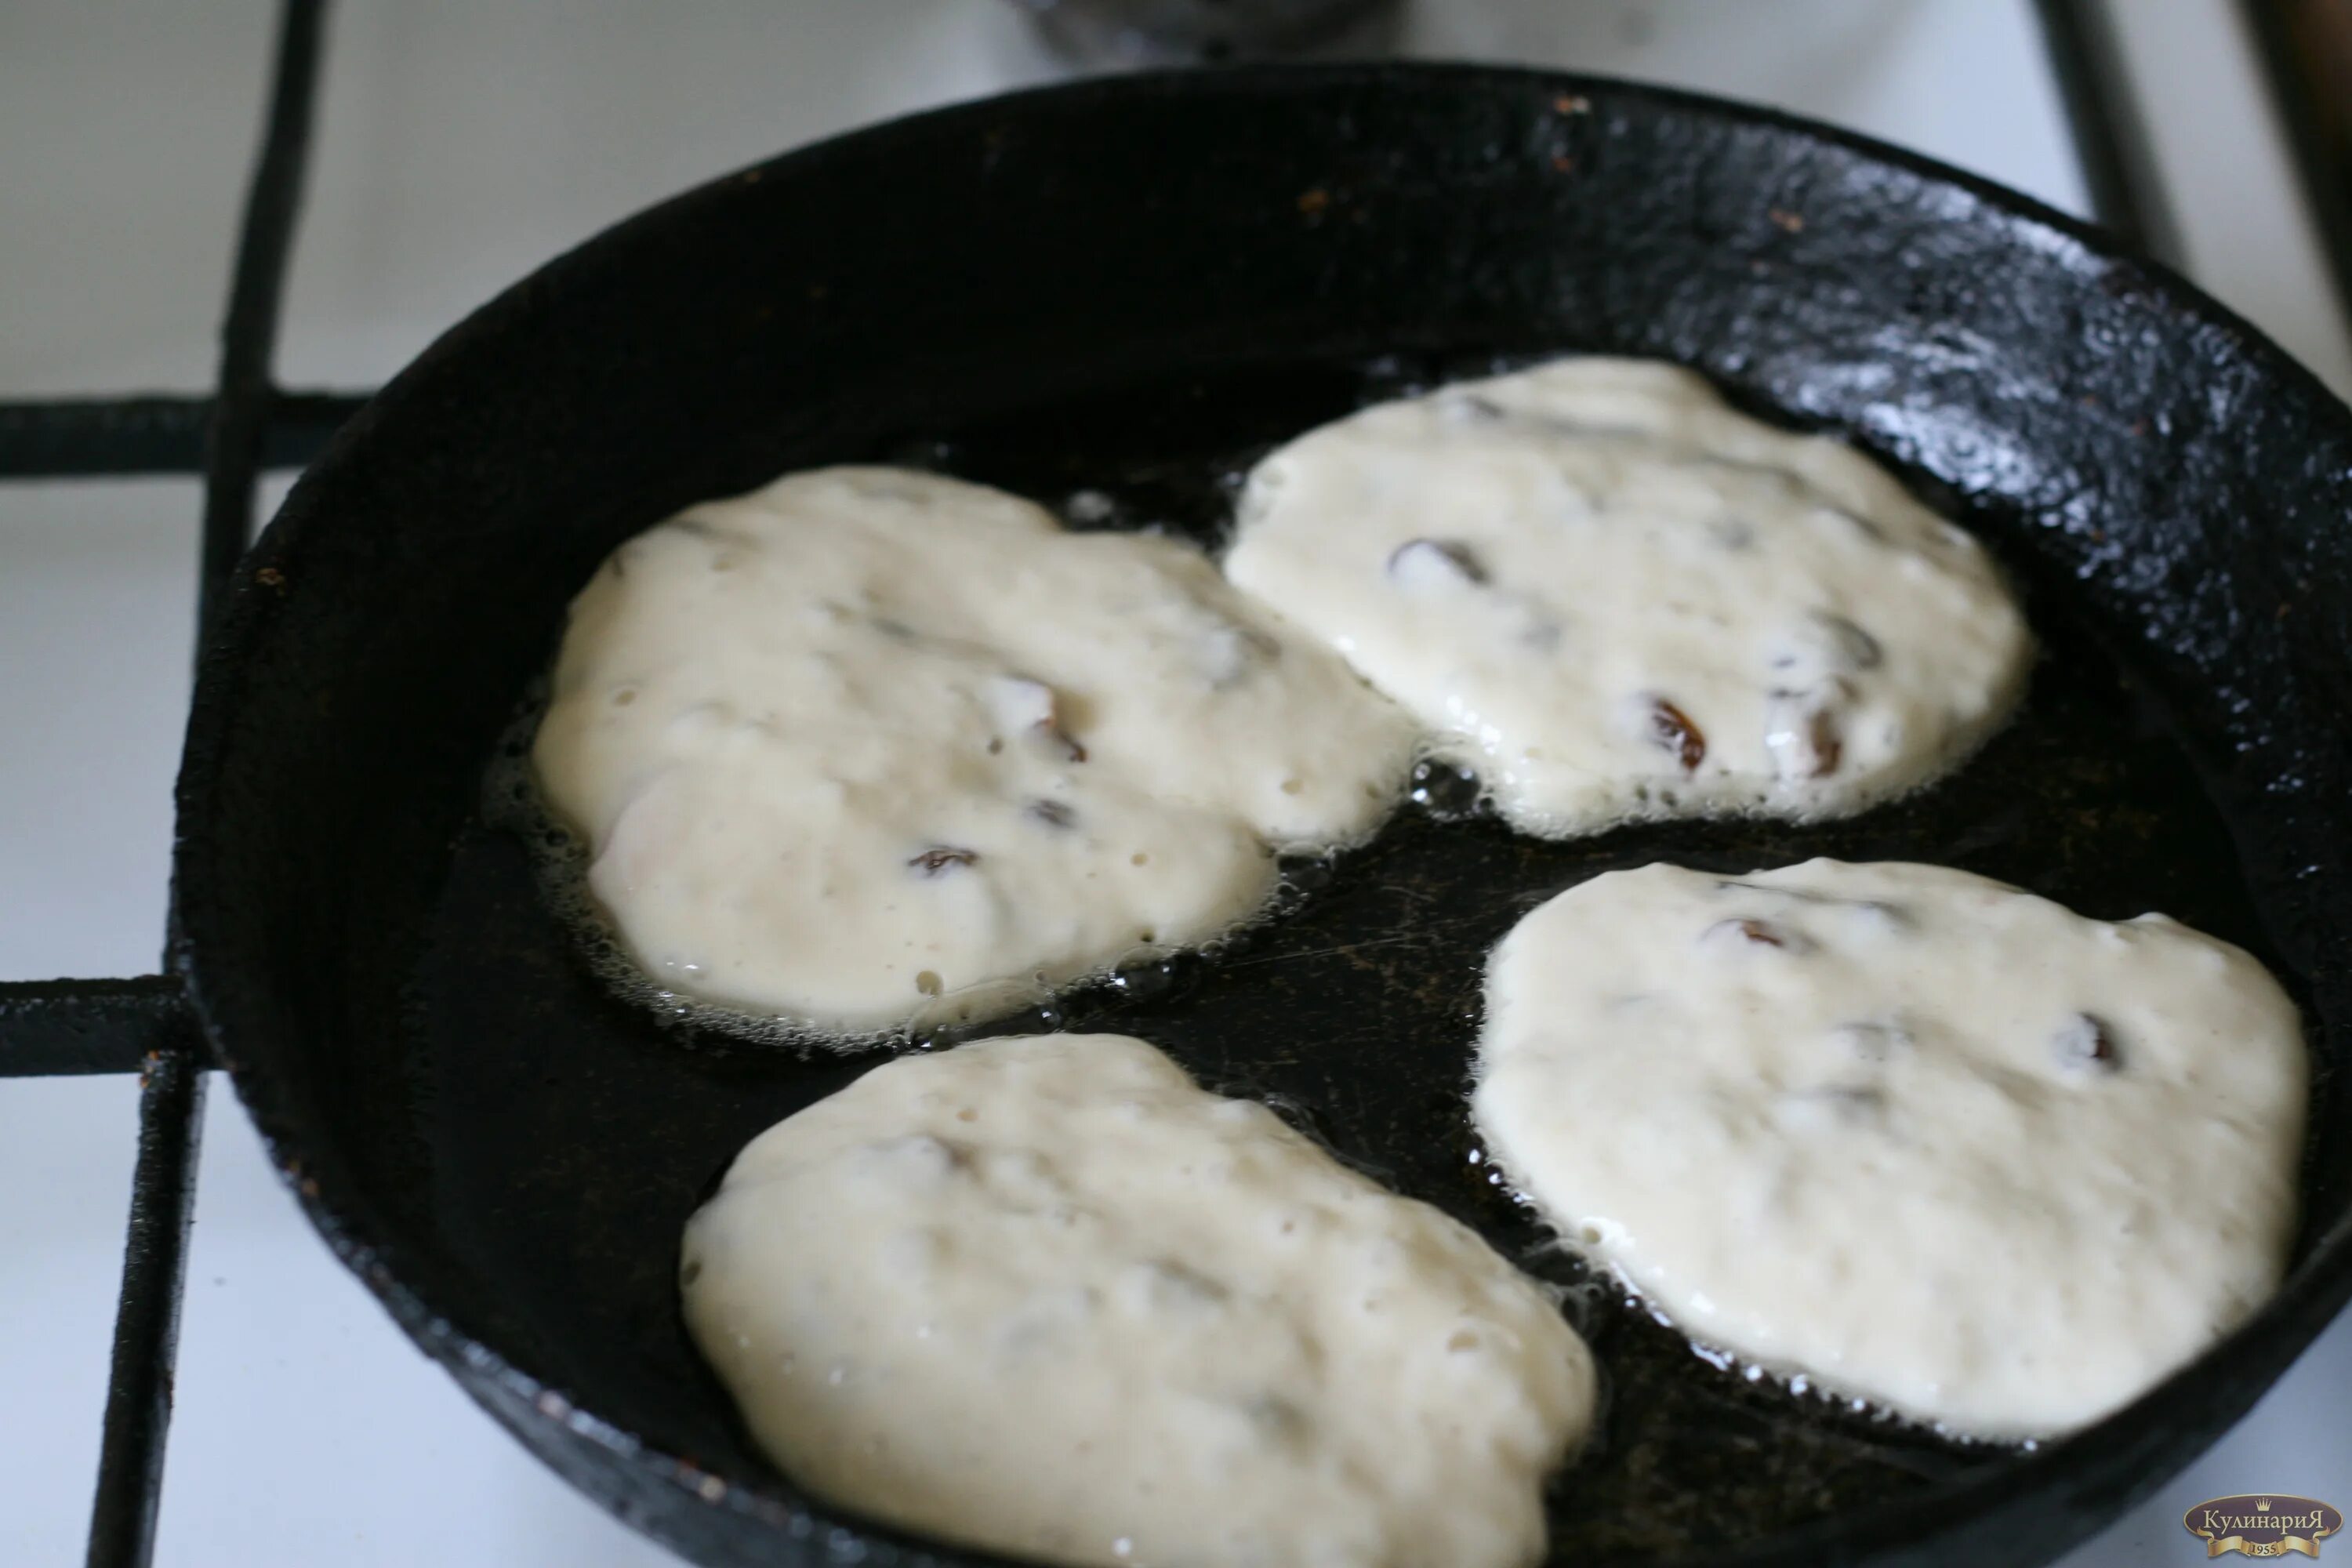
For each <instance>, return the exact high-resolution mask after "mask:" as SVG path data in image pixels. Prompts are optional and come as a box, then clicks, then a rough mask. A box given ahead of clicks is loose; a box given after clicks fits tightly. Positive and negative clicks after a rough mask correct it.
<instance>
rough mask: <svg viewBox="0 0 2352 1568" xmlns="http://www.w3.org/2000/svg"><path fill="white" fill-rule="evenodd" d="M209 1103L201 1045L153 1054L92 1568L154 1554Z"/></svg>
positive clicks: (113, 1567) (143, 1098)
mask: <svg viewBox="0 0 2352 1568" xmlns="http://www.w3.org/2000/svg"><path fill="white" fill-rule="evenodd" d="M204 1111H205V1071H204V1068H203V1067H202V1066H201V1065H200V1064H199V1063H198V1062H197V1060H196V1058H195V1056H194V1053H193V1052H191V1051H188V1050H185V1049H173V1050H161V1051H157V1052H155V1053H153V1054H152V1055H151V1056H150V1057H149V1058H147V1070H146V1073H145V1075H144V1076H143V1077H142V1079H141V1080H140V1093H139V1163H138V1165H137V1166H136V1168H135V1169H134V1170H133V1172H132V1174H131V1229H130V1234H129V1235H128V1236H127V1237H125V1238H124V1240H123V1248H122V1303H121V1306H120V1307H119V1308H118V1309H117V1310H116V1311H115V1314H114V1368H113V1373H112V1374H111V1375H110V1377H109V1378H108V1380H107V1385H106V1436H105V1437H104V1438H103V1440H102V1441H101V1442H100V1446H99V1458H98V1496H97V1499H96V1500H95V1502H94V1503H93V1504H92V1506H91V1510H90V1525H89V1568H146V1565H147V1563H148V1560H149V1559H150V1558H152V1556H153V1555H154V1552H155V1518H156V1509H157V1505H158V1504H159V1503H160V1502H161V1501H162V1500H163V1439H164V1436H165V1434H166V1432H167V1431H168V1429H169V1428H170V1426H171V1424H172V1382H173V1372H172V1361H173V1354H174V1353H175V1352H176V1351H177V1350H178V1347H179V1340H180V1286H181V1283H182V1280H183V1279H184V1275H185V1273H186V1264H187V1253H188V1226H189V1225H190V1224H191V1222H193V1221H194V1218H195V1210H196V1156H197V1154H198V1152H199V1150H200V1145H201V1143H202V1142H203V1140H202V1135H201V1134H202V1128H203V1125H204Z"/></svg>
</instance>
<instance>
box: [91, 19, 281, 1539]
mask: <svg viewBox="0 0 2352 1568" xmlns="http://www.w3.org/2000/svg"><path fill="white" fill-rule="evenodd" d="M325 13H326V5H325V0H285V5H284V7H283V9H282V10H281V12H280V14H279V22H278V54H277V60H276V63H275V65H274V66H273V67H272V70H271V88H270V98H269V111H268V122H267V129H266V130H265V132H263V136H262V143H261V157H260V161H259V163H257V166H256V167H255V170H254V174H253V184H252V185H251V187H250V188H249V190H248V192H247V198H246V208H245V218H244V223H243V226H242V231H241V236H240V238H239V240H238V244H237V255H236V271H235V273H234V274H233V276H232V278H231V279H230V284H229V301H228V319H227V321H226V324H225V325H224V326H223V328H222V332H221V337H222V342H221V374H220V388H219V392H218V394H217V395H216V396H215V398H214V400H213V402H212V405H211V419H210V421H209V423H208V424H207V426H206V430H205V510H204V546H203V563H202V568H201V573H202V574H201V576H200V577H199V579H198V585H197V595H198V597H197V611H196V626H197V633H196V635H197V640H198V644H199V647H202V646H203V645H204V644H205V642H207V641H209V639H210V637H211V636H212V631H213V628H214V627H215V626H217V625H218V623H219V617H220V610H221V606H222V605H223V604H225V603H226V599H227V591H228V588H229V584H230V580H231V577H232V575H233V574H234V572H235V570H236V561H237V557H238V556H239V555H240V554H242V553H243V552H244V550H245V546H246V542H247V539H248V538H249V537H250V536H251V534H252V531H253V512H254V489H255V482H256V480H257V478H258V477H259V475H260V472H261V468H262V464H263V459H264V454H265V450H266V447H267V445H268V435H269V426H270V416H271V413H272V411H273V408H274V406H275V405H276V402H277V398H278V394H277V393H276V392H275V390H274V389H273V388H272V387H271V386H270V384H269V368H270V362H271V359H272V357H273V355H274V354H275V353H276V350H277V345H278V314H279V304H280V302H281V300H282V299H283V297H284V294H285V286H286V268H287V262H288V258H289V254H290V252H291V250H292V246H293V237H294V219H295V215H296V212H297V210H298V209H299V206H300V205H301V195H302V175H303V168H304V165H305V163H307V162H308V155H309V152H310V122H311V119H312V111H313V108H314V105H315V104H316V102H317V97H318V82H319V56H320V45H321V42H322V39H323V35H324V31H325V21H326V16H325ZM204 1106H205V1074H204V1063H203V1062H202V1061H201V1060H200V1058H198V1056H197V1054H196V1052H195V1050H194V1047H193V1046H191V1045H189V1044H186V1043H182V1044H179V1045H175V1046H173V1047H169V1048H165V1049H163V1050H158V1051H156V1052H154V1053H153V1054H152V1055H150V1056H149V1057H148V1058H147V1071H146V1075H145V1077H144V1079H143V1080H142V1092H141V1096H140V1102H139V1163H138V1166H137V1169H136V1171H135V1173H133V1175H132V1178H131V1223H130V1228H129V1234H128V1237H127V1240H126V1242H125V1245H124V1247H123V1255H122V1299H121V1306H120V1307H119V1308H118V1309H117V1310H116V1313H115V1320H114V1363H113V1368H112V1372H111V1373H110V1377H109V1380H108V1384H107V1391H106V1430H105V1436H104V1438H103V1440H102V1442H101V1444H100V1450H99V1461H98V1489H97V1495H96V1496H95V1498H94V1499H93V1500H92V1501H91V1504H90V1527H89V1558H88V1563H89V1568H147V1564H148V1563H149V1562H150V1561H151V1560H152V1558H153V1556H154V1552H155V1525H156V1519H157V1514H158V1510H159V1505H160V1504H161V1502H162V1499H163V1453H164V1444H165V1439H166V1437H167V1436H168V1434H169V1430H170V1426H171V1420H172V1384H173V1358H174V1356H175V1355H176V1354H177V1352H178V1349H179V1337H180V1296H181V1289H182V1286H183V1285H184V1283H185V1279H186V1274H187V1255H188V1226H189V1225H190V1223H191V1221H193V1219H194V1216H195V1190H196V1161H197V1156H198V1154H199V1153H200V1152H201V1145H202V1142H203V1125H204V1123H203V1117H204Z"/></svg>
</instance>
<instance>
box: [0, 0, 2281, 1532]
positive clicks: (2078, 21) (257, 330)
mask: <svg viewBox="0 0 2352 1568" xmlns="http://www.w3.org/2000/svg"><path fill="white" fill-rule="evenodd" d="M2256 3H2257V4H2259V3H2260V0H2256ZM2035 5H2036V10H2037V12H2038V14H2039V16H2040V17H2041V21H2042V34H2043V42H2044V44H2045V46H2046V47H2047V48H2048V50H2049V53H2050V57H2051V60H2052V64H2053V68H2054V69H2055V72H2056V76H2057V80H2058V83H2059V87H2060V89H2061V92H2062V93H2063V98H2064V100H2065V105H2066V111H2067V117H2068V121H2069V124H2070V128H2071V130H2072V132H2073V136H2074V144H2075V150H2076V155H2077V157H2078V158H2079V159H2080V161H2081V163H2082V165H2083V170H2084V179H2085V183H2086V185H2087V187H2088V189H2089V191H2090V193H2091V195H2092V202H2093V205H2094V207H2095V210H2096V211H2097V213H2098V215H2099V216H2100V217H2101V219H2102V220H2103V221H2104V222H2105V224H2106V225H2107V226H2108V227H2110V228H2111V229H2113V230H2115V231H2116V233H2117V234H2119V235H2121V236H2123V237H2126V239H2127V240H2128V241H2129V242H2130V243H2131V244H2133V245H2135V246H2137V247H2140V248H2142V249H2144V250H2146V251H2148V252H2149V253H2151V254H2154V255H2156V256H2158V258H2163V259H2171V258H2173V256H2174V254H2175V253H2174V235H2173V231H2172V227H2171V225H2170V222H2169V221H2168V217H2167V216H2166V213H2165V207H2164V204H2163V202H2162V199H2161V194H2160V191H2159V189H2158V185H2157V183H2156V179H2155V174H2154V170H2153V168H2152V165H2151V164H2150V163H2149V161H2148V159H2147V153H2146V142H2145V140H2144V138H2143V137H2142V136H2141V134H2140V132H2139V128H2138V126H2137V121H2135V119H2134V117H2133V115H2132V113H2131V111H2130V110H2129V106H2128V98H2127V95H2126V89H2125V87H2124V85H2123V82H2122V78H2121V76H2120V73H2119V71H2118V68H2117V64H2116V52H2115V49H2114V47H2113V39H2112V37H2111V36H2110V35H2109V34H2108V33H2107V32H2106V30H2105V29H2106V11H2105V5H2103V4H2101V0H2035ZM325 12H326V4H325V0H284V4H283V7H282V10H281V12H280V16H279V22H278V37H277V59H276V64H275V67H274V69H273V71H272V74H271V86H270V96H269V105H268V119H267V121H266V122H265V126H264V130H263V133H262V140H261V153H260V158H259V161H258V163H257V166H256V168H255V171H254V175H253V183H252V185H251V187H250V189H249V191H248V193H247V200H246V207H245V215H244V221H243V226H242V228H241V230H240V233H239V238H238V247H237V253H236V268H235V272H234V275H233V279H232V281H231V285H230V289H229V299H228V314H227V320H226V324H225V326H224V328H223V331H222V352H221V368H220V380H219V384H218V386H217V388H216V389H215V392H214V394H213V395H211V396H209V397H155V396H146V397H120V398H82V399H66V400H55V401H48V402H37V403H5V402H0V481H5V480H15V479H49V478H64V477H75V478H87V477H95V476H113V475H123V474H165V473H173V474H201V475H203V476H204V480H205V502H204V545H203V554H202V562H203V565H202V571H201V575H200V577H199V580H198V581H199V586H198V595H199V598H198V616H197V626H198V634H197V636H198V644H199V646H200V647H201V646H203V645H204V643H205V640H206V639H207V638H208V637H209V636H210V633H211V629H212V627H213V626H214V624H215V618H216V616H217V613H218V609H219V605H220V603H221V598H222V595H223V593H224V592H225V591H226V586H227V584H228V583H229V581H230V574H231V573H232V572H233V571H234V570H235V568H236V562H237V559H238V557H239V556H240V555H241V554H242V553H243V552H244V550H245V547H246V545H247V542H248V541H249V539H250V537H251V535H252V532H253V522H254V516H253V513H254V498H255V491H256V485H257V479H258V478H259V476H260V474H261V473H262V472H263V471H264V470H266V469H271V468H300V467H302V466H303V465H304V464H306V463H308V462H309V461H310V459H311V458H315V457H316V456H317V455H318V454H319V452H320V449H321V448H322V447H324V446H325V445H326V442H327V439H328V437H331V435H333V433H334V432H335V430H336V429H337V428H338V427H340V426H341V424H342V422H343V421H344V420H345V419H346V418H348V417H349V416H351V414H352V411H353V410H354V409H356V408H357V407H358V406H359V405H360V404H361V403H362V402H363V401H364V399H363V398H361V397H358V396H349V395H335V394H325V393H297V392H289V391H285V390H283V389H281V388H279V387H278V386H277V385H275V384H273V382H272V381H271V378H270V365H271V361H272V358H273V356H274V353H275V350H276V347H277V342H278V320H279V313H280V312H279V305H280V302H281V300H282V298H283V295H284V291H285V282H286V270H287V265H288V261H289V257H290V254H291V250H292V239H293V234H294V224H295V218H296V214H297V211H298V209H299V205H300V203H301V195H302V184H303V172H304V167H305V165H306V163H307V162H308V157H309V152H310V128H311V121H312V116H313V110H314V107H315V105H316V102H317V97H318V82H319V74H320V52H321V49H322V47H323V44H324V23H325ZM212 1065H213V1064H212V1058H211V1054H210V1052H209V1049H208V1047H206V1045H205V1041H204V1038H203V1037H202V1035H201V1033H200V1032H199V1030H198V1029H197V1027H196V1025H195V1021H194V1017H193V1016H192V1015H191V1013H190V1010H189V1008H188V1005H187V1004H186V1002H185V1000H184V996H183V994H182V991H181V987H180V984H179V983H178V981H177V980H175V979H173V978H172V977H170V976H168V975H144V976H141V977H139V978H137V979H131V980H56V981H33V982H10V983H0V1079H6V1078H32V1077H42V1076H50V1075H59V1074H71V1073H121V1072H137V1073H139V1074H140V1089H141V1093H140V1108H139V1159H138V1166H137V1171H136V1173H135V1175H134V1177H133V1179H132V1184H131V1219H130V1227H129V1236H128V1239H127V1242H126V1245H125V1247H124V1252H123V1263H122V1293H121V1302H120V1305H119V1307H118V1310H117V1313H116V1318H115V1334H114V1357H113V1368H112V1373H111V1377H110V1383H109V1385H108V1389H107V1400H106V1424H105V1435H104V1438H103V1440H102V1444H101V1447H100V1457H99V1470H98V1488H97V1496H96V1500H95V1502H94V1504H93V1508H92V1511H91V1517H90V1531H89V1558H88V1561H89V1568H145V1565H146V1564H147V1563H148V1562H149V1560H150V1558H151V1557H152V1553H153V1551H154V1542H155V1524H156V1511H157V1505H158V1502H159V1500H160V1499H161V1496H162V1492H163V1447H164V1437H165V1434H166V1429H167V1428H168V1426H169V1425H170V1421H171V1414H172V1384H173V1361H174V1356H175V1353H176V1351H177V1348H178V1337H179V1318H180V1297H181V1287H182V1284H183V1281H184V1274H185V1266H186V1254H187V1239H188V1229H189V1225H190V1222H191V1220H192V1218H193V1217H194V1204H195V1175H196V1160H197V1154H198V1152H199V1145H200V1142H201V1137H202V1131H203V1114H204V1103H205V1079H206V1074H207V1071H208V1070H209V1068H211V1066H212Z"/></svg>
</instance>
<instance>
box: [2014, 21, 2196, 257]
mask: <svg viewBox="0 0 2352 1568" xmlns="http://www.w3.org/2000/svg"><path fill="white" fill-rule="evenodd" d="M2033 9H2034V12H2035V14H2036V15H2037V16H2039V17H2040V19H2041V23H2042V47H2043V48H2044V50H2045V51H2046V52H2047V53H2048V54H2049V56H2050V65H2051V69H2052V70H2053V73H2054V74H2055V75H2056V77H2057V79H2058V96H2059V98H2060V99H2061V100H2063V103H2064V104H2065V109H2066V129H2067V133H2068V135H2069V136H2071V137H2072V138H2073V140H2074V159H2075V162H2076V163H2079V164H2080V165H2081V166H2082V170H2083V184H2084V185H2085V186H2086V187H2087V188H2088V190H2089V192H2090V197H2091V211H2092V213H2093V214H2094V215H2095V216H2096V217H2097V218H2098V220H2099V222H2100V223H2102V224H2104V225H2105V226H2106V227H2107V228H2109V229H2110V230H2112V231H2113V232H2114V233H2115V235H2116V237H2117V238H2118V239H2120V240H2122V241H2123V242H2124V243H2125V244H2126V246H2128V247H2131V248H2132V249H2134V250H2137V251H2138V252H2139V253H2140V254H2141V255H2143V256H2148V257H2153V258H2156V259H2157V260H2158V261H2161V262H2164V263H2166V264H2168V265H2169V266H2174V267H2178V266H2179V265H2180V263H2181V260H2182V257H2183V252H2182V249H2181V245H2180V233H2179V228H2178V226H2176V225H2175V224H2174V222H2173V218H2172V209H2171V205H2170V204H2169V203H2168V201H2167V200H2166V198H2165V195H2164V184H2163V182H2162V180H2161V179H2160V178H2159V177H2158V174H2157V169H2156V160H2155V154H2154V152H2153V149H2152V147H2151V146H2150V143H2149V142H2148V138H2147V129H2146V127H2145V126H2143V125H2142V124H2141V123H2140V119H2139V113H2138V110H2137V108H2136V106H2135V105H2134V103H2133V101H2132V97H2131V78H2130V76H2129V74H2128V73H2127V72H2126V70H2125V68H2124V64H2123V58H2122V55H2121V53H2120V52H2119V51H2118V49H2117V47H2116V39H2115V35H2114V34H2113V33H2112V32H2111V31H2109V25H2110V23H2109V16H2108V14H2107V11H2106V7H2105V0H2034V7H2033Z"/></svg>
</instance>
